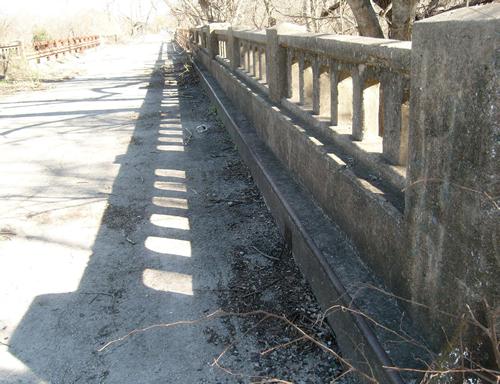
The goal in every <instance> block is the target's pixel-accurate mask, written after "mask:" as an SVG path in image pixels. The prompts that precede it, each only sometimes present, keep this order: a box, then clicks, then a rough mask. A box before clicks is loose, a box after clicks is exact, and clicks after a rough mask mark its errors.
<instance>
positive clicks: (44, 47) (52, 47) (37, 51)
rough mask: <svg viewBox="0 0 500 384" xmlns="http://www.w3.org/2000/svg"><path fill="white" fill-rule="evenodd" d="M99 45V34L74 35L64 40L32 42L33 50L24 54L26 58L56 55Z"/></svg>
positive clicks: (35, 58)
mask: <svg viewBox="0 0 500 384" xmlns="http://www.w3.org/2000/svg"><path fill="white" fill-rule="evenodd" d="M99 45H100V38H99V36H83V37H74V38H70V39H64V40H49V41H38V42H35V43H34V44H33V51H32V52H30V53H29V54H27V55H26V58H27V59H28V60H37V61H38V62H40V59H42V58H47V59H48V60H49V59H50V58H51V57H56V58H57V57H58V56H59V55H64V54H66V53H73V52H83V51H84V50H86V49H90V48H95V47H97V46H99Z"/></svg>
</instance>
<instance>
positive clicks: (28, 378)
mask: <svg viewBox="0 0 500 384" xmlns="http://www.w3.org/2000/svg"><path fill="white" fill-rule="evenodd" d="M175 54H176V53H175V52H174V48H173V46H172V44H170V43H162V42H161V41H160V40H159V38H149V39H146V40H145V41H142V42H137V43H134V44H130V45H127V46H115V47H109V48H107V49H106V50H102V49H101V50H99V51H96V52H92V53H89V54H88V56H87V60H88V63H87V70H86V73H85V75H84V76H79V77H77V78H75V79H73V80H69V81H66V82H62V83H59V84H56V85H55V86H54V87H53V88H52V89H48V90H44V91H37V92H29V93H18V94H15V95H11V96H9V97H3V98H0V174H1V175H2V177H1V179H0V199H1V204H0V382H1V383H46V382H48V383H101V382H106V383H204V382H207V383H219V382H235V379H234V378H231V376H230V375H227V374H226V373H224V372H222V371H221V370H220V369H217V368H214V367H211V362H212V361H213V359H214V357H216V356H217V355H218V354H219V353H220V352H221V345H220V344H219V345H217V343H214V342H213V337H209V338H208V340H207V335H206V332H204V330H203V327H202V326H179V327H176V328H175V329H174V328H171V329H170V328H169V329H167V328H156V329H153V330H150V331H148V332H144V333H141V334H137V335H134V336H133V337H130V338H129V339H127V340H126V341H124V342H121V343H117V344H115V345H113V346H110V347H109V348H107V349H106V350H104V351H103V352H97V350H98V349H99V348H100V347H102V346H103V345H104V344H105V343H106V342H108V341H110V340H113V339H115V338H118V337H120V336H123V335H124V334H126V333H127V332H129V331H131V330H133V329H135V328H141V327H145V326H149V325H152V324H156V323H159V322H161V323H166V322H175V321H179V320H189V319H198V318H201V317H203V316H206V315H207V314H208V313H210V311H213V310H215V309H216V308H217V294H216V291H217V289H218V288H219V287H220V284H221V282H222V283H224V282H225V281H227V279H228V278H229V275H230V262H228V260H227V257H228V256H227V255H228V254H229V252H228V249H229V248H230V247H232V246H234V243H235V242H237V240H238V239H233V240H230V239H227V241H224V242H221V241H220V239H221V238H224V236H225V234H224V226H222V225H221V224H220V223H217V222H214V221H213V220H212V219H211V218H210V217H209V216H210V215H208V214H207V213H203V211H202V210H199V209H198V208H199V207H203V206H204V204H205V203H206V200H205V193H206V190H204V188H206V187H204V185H208V184H207V183H206V180H210V179H211V172H212V170H211V168H210V167H211V164H212V163H211V162H210V161H207V158H206V156H207V155H206V153H205V154H203V153H201V152H200V151H196V150H190V151H188V150H186V148H187V147H186V136H185V135H184V136H183V132H184V133H185V132H186V130H189V131H191V132H193V131H194V127H196V125H197V124H199V123H200V122H199V121H198V120H197V117H196V116H193V115H192V113H191V112H190V109H189V106H187V105H184V106H182V105H181V104H182V100H180V97H179V95H178V90H177V85H176V83H175V80H167V81H166V82H164V78H163V73H162V72H161V71H158V70H156V71H155V70H154V69H155V68H157V69H158V68H160V67H161V66H163V65H164V64H167V65H168V64H169V63H171V61H172V57H173V55H175ZM194 134H195V135H196V134H197V133H196V132H194ZM224 145H225V146H228V145H229V146H231V144H230V143H229V144H227V143H226V144H224ZM214 150H216V151H217V150H218V149H217V148H214ZM212 160H214V161H215V160H217V159H212ZM211 183H212V184H211V185H212V186H213V188H215V189H217V180H211ZM197 212H201V213H197ZM221 220H223V219H221ZM210 327H211V328H210V329H211V331H210V332H213V331H214V330H215V332H220V333H221V334H223V333H224V332H227V329H226V328H227V327H225V326H224V325H223V324H221V321H220V320H217V321H212V322H211V324H210ZM251 348H252V346H251V345H250V346H249V349H251Z"/></svg>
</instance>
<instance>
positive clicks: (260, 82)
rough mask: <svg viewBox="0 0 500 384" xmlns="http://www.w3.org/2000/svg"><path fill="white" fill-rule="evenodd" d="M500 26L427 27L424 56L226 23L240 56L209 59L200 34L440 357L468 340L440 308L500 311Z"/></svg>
mask: <svg viewBox="0 0 500 384" xmlns="http://www.w3.org/2000/svg"><path fill="white" fill-rule="evenodd" d="M499 20H500V5H499V4H490V5H485V6H482V7H480V8H468V9H461V10H457V11H454V12H450V13H446V14H443V15H439V16H436V17H434V18H430V19H426V20H424V21H422V22H417V23H416V24H415V28H414V32H413V47H412V43H411V42H401V41H395V40H385V39H375V38H366V37H353V36H334V35H318V34H311V33H305V32H303V31H299V30H294V28H293V27H291V26H285V27H281V26H280V27H273V28H269V29H267V30H266V31H265V32H263V31H258V32H252V31H241V30H236V29H234V28H225V31H224V32H220V33H219V32H217V33H216V34H215V36H220V39H219V40H220V41H223V38H222V36H225V41H226V43H225V48H224V49H225V52H226V53H223V54H222V56H226V57H217V56H218V55H219V54H215V55H214V53H213V52H212V55H209V52H208V51H207V50H206V48H205V46H204V45H203V41H204V40H203V36H204V34H205V32H204V31H206V27H201V28H197V29H196V30H193V31H192V32H193V33H191V35H190V36H192V40H191V44H190V49H191V51H192V52H193V57H194V60H195V61H196V62H197V63H199V64H202V65H200V67H203V68H205V69H202V70H200V73H205V72H206V73H207V74H208V75H209V76H211V77H212V78H213V81H214V82H216V83H217V84H218V85H219V86H220V87H221V89H222V90H223V92H224V93H226V94H227V97H228V98H229V100H230V101H229V102H230V103H233V104H234V105H233V106H232V108H234V109H237V110H238V111H240V112H239V113H241V114H242V115H244V116H245V122H246V121H248V124H251V126H252V127H253V129H254V130H255V134H256V135H257V136H258V138H259V140H262V142H263V143H265V146H266V147H267V148H268V149H269V151H270V152H272V154H273V156H275V157H276V158H277V159H278V160H279V162H280V164H281V165H282V166H283V167H284V168H285V169H286V171H287V172H289V173H290V174H291V175H292V177H293V178H294V179H295V180H297V181H298V183H299V184H300V185H301V186H302V187H303V188H304V189H305V190H306V191H307V192H308V193H310V195H311V197H312V199H314V201H315V202H316V203H317V204H318V206H319V207H321V209H322V211H323V212H324V213H325V214H326V215H327V216H328V217H329V218H331V219H332V220H333V221H334V222H335V223H337V224H338V225H339V227H340V228H342V230H343V231H345V233H347V235H348V236H349V238H351V239H352V240H353V242H354V243H355V244H356V247H357V249H358V250H359V254H360V257H361V259H362V260H363V263H364V264H366V267H367V268H368V269H369V270H370V273H373V275H374V276H377V278H379V279H380V281H381V282H382V284H383V286H384V287H387V289H389V290H390V291H391V292H392V293H394V294H395V295H398V296H401V297H405V298H407V299H408V300H407V301H404V302H402V303H401V305H402V306H403V307H404V308H405V312H406V313H410V314H411V315H412V321H414V322H415V323H416V324H418V325H419V326H420V329H421V330H422V332H420V333H421V334H425V335H426V336H427V340H428V341H429V343H430V345H431V346H432V347H433V348H434V349H435V350H439V348H441V347H442V346H443V345H445V341H446V337H449V338H450V340H451V339H453V340H456V337H457V336H460V335H458V334H457V333H455V332H458V331H460V332H461V328H459V327H458V324H457V321H455V319H454V318H450V317H448V318H446V319H444V318H443V317H442V313H440V311H439V309H443V308H444V311H445V312H448V313H453V314H456V315H457V319H458V318H460V316H462V314H463V313H464V308H466V306H467V305H468V306H470V307H471V308H472V310H474V311H476V313H478V314H479V315H478V316H479V318H480V316H484V311H483V312H481V310H482V309H481V308H483V309H484V305H483V304H482V303H483V302H484V300H487V301H488V303H489V304H490V305H491V306H493V307H498V305H499V303H498V292H499V289H500V287H499V282H500V280H499V279H498V276H499V275H500V264H499V258H498V245H497V244H498V222H499V221H498V219H499V212H500V210H499V208H498V206H499V204H500V203H499V202H498V196H500V193H499V192H498V164H499V162H498V153H499V151H498V100H497V97H498V91H497V90H498V68H497V67H496V66H495V63H496V61H495V54H496V50H497V48H496V47H497V46H498V34H497V33H496V31H497V30H498V25H499ZM200 36H201V37H200ZM217 47H220V46H219V45H217ZM217 50H218V51H220V48H217ZM214 58H215V60H214ZM222 59H225V61H222ZM264 68H265V69H264ZM228 110H229V109H228ZM226 112H227V111H226ZM227 113H229V112H227ZM227 121H229V120H227ZM233 124H236V123H234V122H233ZM407 175H408V176H407ZM333 251H335V250H333ZM333 251H332V252H333ZM341 272H342V273H347V275H348V274H349V273H348V272H346V270H345V269H344V270H342V271H341ZM412 300H414V302H418V303H423V304H425V305H426V307H425V308H426V309H425V310H424V309H423V308H424V307H422V306H414V305H413V304H412ZM443 330H444V331H445V332H444V333H443ZM445 336H446V337H445ZM381 382H389V381H383V380H382V381H381ZM395 382H397V381H395Z"/></svg>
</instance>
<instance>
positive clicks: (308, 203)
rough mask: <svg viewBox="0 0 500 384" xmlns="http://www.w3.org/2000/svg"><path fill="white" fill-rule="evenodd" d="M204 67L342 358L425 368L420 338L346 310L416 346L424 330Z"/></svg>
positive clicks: (382, 375)
mask: <svg viewBox="0 0 500 384" xmlns="http://www.w3.org/2000/svg"><path fill="white" fill-rule="evenodd" d="M198 70H199V71H200V73H201V74H202V77H203V80H204V83H205V86H206V87H207V89H208V91H209V95H210V97H211V98H212V99H213V100H214V103H216V105H217V108H218V109H219V111H220V114H221V116H222V119H223V121H224V124H225V126H226V127H227V129H228V130H229V132H230V133H231V136H232V137H233V140H234V142H235V143H236V144H237V145H238V149H239V151H240V153H241V155H242V158H243V160H244V161H245V163H246V164H248V166H249V168H250V170H251V172H252V175H253V177H254V179H255V181H256V183H257V185H258V187H259V189H260V190H261V192H262V194H263V195H264V198H265V200H266V204H267V205H268V207H269V208H270V210H271V212H272V214H273V216H274V217H275V219H276V221H277V223H278V226H279V228H280V230H281V232H282V233H283V236H284V237H285V239H286V241H287V242H288V243H289V244H290V248H291V249H292V251H293V255H294V258H295V260H296V262H297V264H298V265H299V266H300V268H301V270H302V272H303V273H304V275H305V276H306V278H307V279H308V281H309V283H310V285H311V287H312V289H313V291H314V293H315V295H316V297H317V298H318V301H319V302H320V304H321V305H322V307H323V309H324V310H325V311H326V310H327V309H330V310H331V311H330V312H329V313H330V316H328V320H329V323H330V324H331V326H332V328H333V329H334V331H335V334H336V338H337V342H338V344H339V346H340V348H341V352H342V353H343V357H344V358H345V359H346V360H347V361H349V362H350V363H351V364H352V365H353V366H354V367H355V368H356V369H358V370H360V371H363V372H365V373H367V374H368V375H369V376H371V377H375V378H376V379H377V380H379V382H381V383H401V380H402V378H401V377H400V376H399V374H397V373H396V372H394V371H391V370H387V369H383V368H382V367H383V366H392V365H397V366H406V367H409V366H412V367H419V366H420V365H421V362H422V360H416V359H415V356H420V358H423V359H428V358H429V356H428V355H427V354H426V352H425V351H423V350H422V349H420V348H419V347H416V345H414V344H411V343H401V339H400V338H399V337H398V336H396V337H395V335H394V334H392V333H389V332H385V331H384V330H383V329H382V327H372V325H373V324H371V323H370V321H366V318H365V317H364V316H356V315H352V314H351V313H350V312H349V311H342V310H340V306H344V307H346V308H351V309H354V308H356V309H355V310H361V311H362V313H364V314H365V315H367V316H369V317H370V318H371V319H374V320H375V321H376V322H378V323H379V324H383V327H387V328H390V329H404V332H405V334H406V335H412V336H410V337H414V340H415V341H416V343H415V344H418V343H419V341H417V340H418V335H416V334H415V332H414V330H412V329H411V325H410V324H408V321H407V320H408V319H407V318H406V317H405V316H404V313H403V312H402V311H401V308H400V307H399V306H398V304H397V302H396V300H394V298H392V297H388V296H387V295H386V294H384V293H382V292H381V291H377V289H376V288H375V287H377V286H378V287H381V283H380V281H379V280H377V279H376V278H374V276H373V274H372V273H371V272H370V270H369V268H367V267H366V266H365V265H364V263H363V262H362V260H361V258H360V256H359V254H358V251H357V249H356V247H355V246H354V244H353V242H352V240H350V239H349V238H348V237H347V236H346V235H345V233H343V232H342V230H341V229H340V228H339V227H338V226H337V225H336V224H334V223H332V222H331V221H330V220H329V219H328V218H327V217H326V216H325V215H324V214H323V212H322V211H321V209H320V208H319V207H318V206H317V205H316V204H315V203H314V202H313V199H312V197H311V195H310V194H309V193H308V191H307V188H304V187H303V186H300V185H299V184H298V183H297V182H296V181H295V180H293V178H292V175H291V174H290V172H289V171H288V170H287V168H286V166H285V165H283V164H282V163H281V161H280V160H279V158H278V157H277V156H275V155H274V154H273V153H272V151H271V150H270V149H269V148H268V147H267V145H266V143H265V141H264V140H262V139H261V137H260V135H259V134H258V130H257V129H256V127H255V126H253V124H252V122H251V119H248V118H247V117H246V116H245V114H244V113H242V110H241V109H240V108H239V107H237V105H238V104H239V101H238V99H237V98H235V97H233V96H232V94H226V93H225V92H224V91H225V90H224V89H223V88H222V87H221V85H220V84H218V81H217V80H216V79H215V78H214V77H213V76H211V74H210V73H209V71H208V70H207V69H206V68H203V67H201V66H198ZM216 74H217V72H216ZM236 81H237V80H236ZM223 84H225V83H223ZM259 128H260V129H262V127H259ZM371 288H375V289H371ZM387 328H386V329H387ZM404 379H408V380H410V382H411V380H412V379H414V377H413V376H412V375H406V377H405V378H404Z"/></svg>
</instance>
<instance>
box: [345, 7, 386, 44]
mask: <svg viewBox="0 0 500 384" xmlns="http://www.w3.org/2000/svg"><path fill="white" fill-rule="evenodd" d="M347 2H348V3H349V6H350V7H351V9H352V13H354V17H355V18H356V22H357V23H358V30H359V34H360V35H362V36H371V37H381V38H383V37H384V33H383V32H382V28H381V27H380V23H379V21H378V19H377V14H376V13H375V11H374V10H373V6H372V4H371V2H370V0H347Z"/></svg>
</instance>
